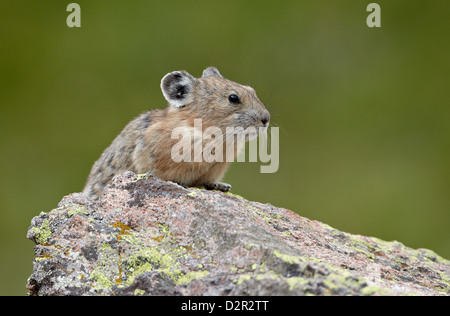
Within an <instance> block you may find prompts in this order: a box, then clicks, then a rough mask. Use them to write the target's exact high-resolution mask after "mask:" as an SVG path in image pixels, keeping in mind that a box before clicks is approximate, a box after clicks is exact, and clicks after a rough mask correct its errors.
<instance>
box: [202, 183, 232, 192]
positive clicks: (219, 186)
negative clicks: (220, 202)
mask: <svg viewBox="0 0 450 316" xmlns="http://www.w3.org/2000/svg"><path fill="white" fill-rule="evenodd" d="M205 189H207V190H219V191H222V192H228V191H230V190H231V185H229V184H228V183H223V182H213V183H208V184H205Z"/></svg>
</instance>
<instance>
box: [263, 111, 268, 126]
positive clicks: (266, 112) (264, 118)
mask: <svg viewBox="0 0 450 316" xmlns="http://www.w3.org/2000/svg"><path fill="white" fill-rule="evenodd" d="M269 121H270V113H269V111H264V112H263V114H262V115H261V122H262V123H263V125H264V126H267V124H268V123H269Z"/></svg>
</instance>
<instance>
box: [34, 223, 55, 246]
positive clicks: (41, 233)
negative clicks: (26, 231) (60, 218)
mask: <svg viewBox="0 0 450 316" xmlns="http://www.w3.org/2000/svg"><path fill="white" fill-rule="evenodd" d="M49 225H50V219H48V218H46V219H45V220H44V221H43V222H42V224H41V226H39V227H36V226H35V227H32V228H31V232H32V233H33V234H34V236H35V237H34V239H35V240H36V242H37V243H38V244H47V243H48V238H49V237H50V236H51V235H52V231H51V229H50V226H49Z"/></svg>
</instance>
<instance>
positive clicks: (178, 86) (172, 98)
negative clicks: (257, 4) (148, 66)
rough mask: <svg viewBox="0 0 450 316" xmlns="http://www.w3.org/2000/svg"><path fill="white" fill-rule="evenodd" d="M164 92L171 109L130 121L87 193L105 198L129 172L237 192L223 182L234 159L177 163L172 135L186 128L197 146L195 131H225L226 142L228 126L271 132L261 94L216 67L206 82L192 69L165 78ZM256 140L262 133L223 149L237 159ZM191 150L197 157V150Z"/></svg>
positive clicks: (205, 75)
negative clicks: (120, 176) (110, 186)
mask: <svg viewBox="0 0 450 316" xmlns="http://www.w3.org/2000/svg"><path fill="white" fill-rule="evenodd" d="M161 90H162V93H163V95H164V97H165V99H166V100H167V101H168V103H169V104H168V106H167V107H166V108H165V109H156V110H152V111H149V112H146V113H143V114H141V115H139V116H138V117H136V118H135V119H133V120H132V121H131V122H130V123H128V125H127V126H126V127H125V128H124V129H123V130H122V132H121V133H120V134H119V135H118V136H117V137H116V138H115V139H114V141H113V142H112V143H111V145H110V146H109V147H108V148H106V149H105V151H104V152H103V153H102V155H101V156H100V158H99V159H98V160H97V161H96V162H95V163H94V165H93V167H92V170H91V172H90V174H89V177H88V179H87V182H86V185H85V187H84V190H83V194H84V195H86V196H89V197H91V198H94V199H95V198H99V197H100V196H101V195H102V193H103V190H104V188H105V186H106V185H107V184H108V183H109V182H111V180H112V178H113V177H114V176H115V175H116V174H119V173H121V172H124V171H132V172H134V173H136V174H142V173H150V174H152V175H154V176H156V177H158V178H160V179H162V180H166V181H172V182H176V183H178V184H180V185H182V186H184V187H204V188H206V189H209V190H220V191H223V192H226V191H229V190H231V185H229V184H227V183H223V182H220V180H221V179H222V177H223V175H224V174H225V171H226V170H227V168H228V166H229V164H230V163H231V162H230V161H228V159H226V160H223V161H212V162H211V161H204V160H201V161H198V160H194V161H177V162H176V161H174V159H172V155H171V154H172V150H173V148H174V147H173V146H174V145H176V144H177V142H179V140H178V139H177V138H175V139H174V137H173V135H172V133H173V131H174V129H176V128H177V127H184V128H185V129H186V130H187V131H188V132H189V133H190V134H191V136H193V138H192V139H193V141H192V143H194V140H195V137H197V136H195V135H196V134H195V133H196V132H204V131H205V130H206V129H207V128H209V127H215V128H219V129H220V131H221V132H222V133H223V135H224V136H225V138H221V141H223V140H224V139H229V137H228V136H229V135H227V127H239V128H242V129H241V130H247V128H249V127H252V128H254V129H257V130H259V131H261V130H264V129H267V127H268V124H269V121H270V114H269V112H268V111H267V109H266V108H265V106H264V104H263V103H262V102H261V101H260V100H259V99H258V97H257V96H256V92H255V90H254V89H253V88H251V87H249V86H244V85H241V84H238V83H235V82H233V81H231V80H228V79H226V78H224V77H223V76H222V75H221V74H220V73H219V71H218V70H217V69H216V68H214V67H209V68H207V69H205V70H204V71H203V75H202V77H201V78H194V77H193V76H191V75H190V74H189V73H188V72H186V71H174V72H170V73H168V74H167V75H165V76H164V77H163V78H162V80H161ZM198 119H201V123H202V124H201V131H198V130H196V129H198V127H197V126H195V122H194V121H197V120H198ZM197 135H198V134H197ZM256 136H257V133H253V134H251V135H246V137H244V138H242V137H241V138H240V141H239V140H238V141H237V142H235V143H234V144H233V142H232V145H229V144H228V142H225V141H223V144H220V146H223V150H224V152H230V151H231V154H232V156H233V159H235V158H236V157H237V155H238V153H239V150H240V149H241V148H242V147H243V145H244V144H245V142H246V141H248V140H249V139H250V138H252V137H256ZM233 137H234V136H233ZM238 139H239V138H238ZM212 142H217V140H216V139H215V138H214V137H211V138H210V139H209V140H207V141H206V142H205V141H203V148H206V146H207V145H208V143H209V144H210V145H211V143H212ZM205 143H206V144H205ZM216 145H217V144H216ZM191 150H192V153H191V154H193V153H194V150H196V149H195V146H194V147H191Z"/></svg>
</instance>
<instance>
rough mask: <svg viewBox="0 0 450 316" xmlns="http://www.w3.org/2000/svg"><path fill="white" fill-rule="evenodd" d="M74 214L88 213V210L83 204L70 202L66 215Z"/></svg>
mask: <svg viewBox="0 0 450 316" xmlns="http://www.w3.org/2000/svg"><path fill="white" fill-rule="evenodd" d="M75 214H83V215H89V211H88V210H87V208H86V207H85V206H83V205H79V204H71V205H70V209H69V210H68V211H67V216H69V217H72V216H73V215H75Z"/></svg>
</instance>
